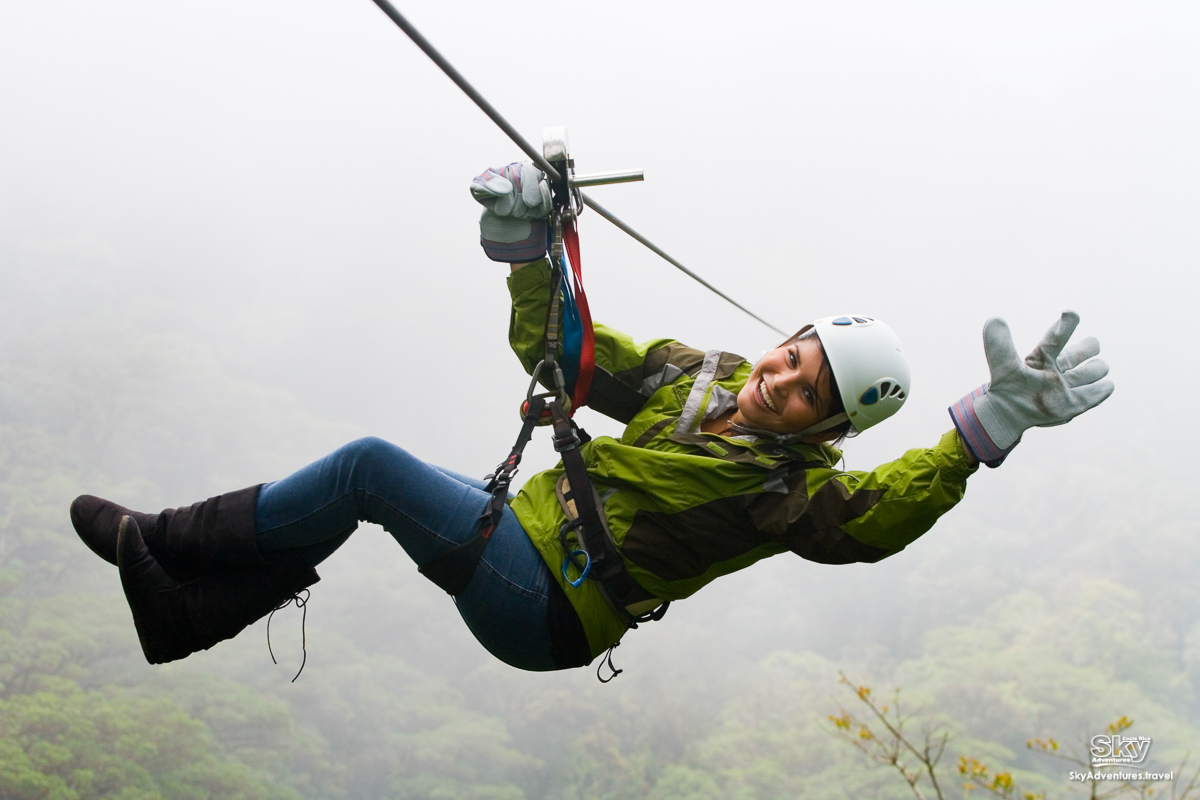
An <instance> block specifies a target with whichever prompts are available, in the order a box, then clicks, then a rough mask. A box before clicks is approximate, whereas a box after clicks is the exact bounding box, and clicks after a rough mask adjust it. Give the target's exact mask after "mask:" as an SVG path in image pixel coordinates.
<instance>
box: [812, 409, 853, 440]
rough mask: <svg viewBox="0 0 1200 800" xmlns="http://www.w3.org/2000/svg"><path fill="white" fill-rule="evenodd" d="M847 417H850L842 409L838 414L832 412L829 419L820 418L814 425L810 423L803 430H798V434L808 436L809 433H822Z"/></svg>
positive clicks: (839, 423)
mask: <svg viewBox="0 0 1200 800" xmlns="http://www.w3.org/2000/svg"><path fill="white" fill-rule="evenodd" d="M848 419H850V417H848V416H847V415H846V412H845V411H842V412H840V413H838V414H834V415H833V416H832V417H830V418H829V419H825V420H821V421H820V422H818V423H817V424H816V425H811V426H809V427H807V428H805V429H804V430H802V431H800V435H801V436H808V435H809V434H810V433H824V432H825V431H827V430H829V429H830V428H836V427H837V426H838V425H841V424H842V423H843V422H845V421H846V420H848Z"/></svg>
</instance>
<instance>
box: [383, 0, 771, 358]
mask: <svg viewBox="0 0 1200 800" xmlns="http://www.w3.org/2000/svg"><path fill="white" fill-rule="evenodd" d="M372 2H373V3H375V5H377V6H379V10H380V11H382V12H383V13H384V14H387V16H388V18H389V19H390V20H391V21H392V22H394V23H396V27H398V28H399V29H400V30H402V31H404V33H405V34H406V35H407V36H408V38H410V39H412V40H413V43H414V44H415V45H416V46H417V47H419V48H421V51H422V52H423V53H425V55H427V56H429V58H430V59H431V60H432V61H433V63H435V64H437V65H438V67H439V68H440V69H441V70H442V72H444V73H446V77H448V78H449V79H450V80H452V81H454V83H455V84H456V85H457V86H458V88H460V89H462V90H463V92H465V93H466V95H467V97H469V98H471V100H472V101H473V102H474V103H475V105H477V106H479V108H480V110H481V111H483V113H485V114H487V115H488V117H489V118H490V119H491V120H492V122H494V123H496V124H497V125H498V126H499V127H500V130H502V131H504V133H505V134H507V135H508V138H510V139H512V140H513V142H514V143H515V144H516V145H517V147H519V148H521V150H522V152H524V153H525V155H527V156H529V158H530V159H531V160H532V161H533V163H534V164H537V166H538V169H540V170H541V171H542V172H545V173H546V174H547V175H548V176H550V178H551V179H553V180H555V181H559V180H562V177H561V176H560V175H559V174H558V170H556V169H555V168H554V167H553V166H551V165H550V162H548V161H547V160H546V159H545V157H543V156H542V154H541V153H540V152H538V150H537V149H536V148H535V147H534V146H533V145H531V144H530V143H529V142H527V141H526V140H525V137H524V136H522V135H521V134H520V133H518V132H517V129H516V128H514V127H513V126H512V125H510V124H509V123H508V120H506V119H505V118H504V117H502V116H500V112H499V111H497V110H496V109H495V108H494V107H493V106H492V104H491V103H489V102H488V101H487V100H486V99H485V98H484V96H483V95H481V94H480V93H479V92H478V91H476V90H475V87H474V86H472V85H471V84H470V82H468V81H467V79H466V78H464V77H463V76H462V73H460V72H459V71H458V70H456V69H455V68H454V65H453V64H451V63H450V62H449V61H447V60H446V58H445V57H444V56H443V55H442V54H441V53H439V52H438V50H437V48H436V47H434V46H433V45H432V44H430V43H429V40H428V39H426V38H425V37H424V36H422V35H421V32H420V31H418V30H417V29H416V28H415V27H413V24H412V23H411V22H409V21H408V20H407V19H405V18H404V15H403V14H401V13H400V12H399V11H398V10H396V7H395V6H393V5H392V4H391V3H390V2H388V0H372ZM580 194H582V195H583V202H584V203H586V204H587V206H588V207H589V208H591V209H593V210H594V211H595V212H596V213H597V214H599V215H600V216H602V217H604V218H605V219H606V220H608V221H609V222H611V223H612V224H613V225H616V226H617V227H618V228H620V229H621V230H623V231H625V233H627V234H629V235H630V236H632V237H633V238H634V239H636V240H637V241H638V242H640V243H642V244H644V245H645V246H646V247H648V248H650V250H652V251H653V252H655V253H657V254H658V255H659V256H661V257H662V258H664V259H665V260H666V261H667V263H668V264H670V265H671V266H673V267H675V268H676V269H678V270H680V271H682V272H683V273H684V274H685V275H687V276H688V277H690V278H692V279H693V280H695V281H697V282H698V283H700V285H701V286H703V287H704V288H706V289H708V290H709V291H711V292H713V293H714V294H716V295H717V296H718V297H720V298H721V299H722V300H725V301H726V302H727V303H730V304H731V305H733V306H734V307H736V308H738V309H739V310H741V311H744V312H745V313H746V314H749V315H750V316H751V317H753V318H754V319H756V320H758V321H759V322H761V323H762V324H763V325H766V326H767V327H768V328H770V329H771V330H773V331H775V332H776V333H778V334H779V335H780V336H787V334H786V333H784V332H783V331H782V330H780V329H779V328H777V327H775V326H774V325H772V324H771V323H769V322H767V321H766V320H765V319H763V318H762V317H760V316H758V315H757V314H755V313H754V312H753V311H751V310H750V309H748V308H746V307H745V306H743V305H742V304H741V303H738V302H736V301H735V300H733V299H732V298H731V297H729V295H727V294H725V293H724V292H722V291H720V290H719V289H717V288H716V287H715V286H713V285H712V284H711V283H709V282H708V281H706V280H704V279H703V278H701V277H700V276H699V275H697V274H696V273H694V272H692V271H691V270H690V269H688V268H687V267H685V266H684V265H683V264H680V263H679V262H678V261H676V260H675V259H673V258H671V257H670V256H669V255H667V254H666V252H664V251H663V250H662V248H660V247H658V246H656V245H655V244H654V243H653V242H651V241H650V240H649V239H647V238H646V237H645V236H642V235H641V234H640V233H638V232H637V231H635V230H634V229H633V228H631V227H629V226H628V225H626V224H625V223H624V222H622V221H621V220H620V219H618V218H617V216H616V215H615V214H613V213H612V212H611V211H609V210H607V209H606V208H604V206H602V205H600V204H599V203H597V202H596V201H595V200H593V199H592V198H591V197H588V195H586V194H584V193H582V192H580Z"/></svg>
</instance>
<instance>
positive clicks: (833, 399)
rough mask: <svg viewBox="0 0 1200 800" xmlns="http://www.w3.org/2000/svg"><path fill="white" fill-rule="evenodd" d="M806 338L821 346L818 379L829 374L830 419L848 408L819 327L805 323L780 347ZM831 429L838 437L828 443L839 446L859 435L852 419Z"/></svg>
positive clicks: (827, 416) (828, 414)
mask: <svg viewBox="0 0 1200 800" xmlns="http://www.w3.org/2000/svg"><path fill="white" fill-rule="evenodd" d="M805 339H816V340H817V347H819V348H821V369H820V371H819V372H817V380H818V381H819V380H821V376H822V375H828V376H829V413H827V414H826V415H825V417H824V418H825V419H829V418H830V417H832V416H834V415H835V414H841V413H842V412H843V411H845V410H846V404H845V403H843V402H842V393H841V391H840V390H839V389H838V382H837V376H836V375H834V374H833V367H831V366H829V356H827V355H826V354H825V345H824V344H822V343H821V337H820V336H818V335H817V329H816V328H814V327H813V326H812V325H805V326H804V327H803V328H801V329H800V330H798V331H796V333H794V334H793V335H792V336H790V337H789V338H788V340H787V341H785V342H784V343H783V344H781V345H779V346H780V347H787V346H788V345H789V344H794V343H795V342H799V341H803V340H805ZM829 430H831V431H837V434H838V435H837V438H836V439H833V440H832V441H830V442H828V444H831V445H833V446H834V447H837V446H838V445H840V444H841V443H842V442H844V441H846V439H850V438H853V437H855V436H857V435H858V431H856V430H854V425H853V424H852V423H851V422H850V420H846V421H845V422H843V423H841V424H839V425H836V426H834V427H832V428H830V429H829Z"/></svg>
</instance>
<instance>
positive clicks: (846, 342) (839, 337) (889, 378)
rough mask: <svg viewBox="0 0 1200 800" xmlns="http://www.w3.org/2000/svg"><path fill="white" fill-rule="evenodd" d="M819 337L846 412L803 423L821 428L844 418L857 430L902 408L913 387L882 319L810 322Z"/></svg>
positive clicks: (849, 317) (857, 317)
mask: <svg viewBox="0 0 1200 800" xmlns="http://www.w3.org/2000/svg"><path fill="white" fill-rule="evenodd" d="M811 327H812V328H813V329H815V332H816V334H817V336H818V337H819V338H820V339H821V346H822V347H824V348H825V357H826V358H827V359H828V360H829V368H830V369H831V370H832V371H833V377H834V378H835V379H836V380H837V385H838V393H839V394H840V395H841V396H842V404H843V405H844V406H845V409H846V410H845V411H844V412H842V413H840V414H835V415H834V416H832V417H830V418H829V419H826V420H823V421H822V422H819V423H817V424H816V425H813V426H812V427H810V428H806V429H804V430H803V431H801V434H810V433H820V432H822V431H827V430H829V429H830V428H833V427H836V426H838V425H840V424H842V423H843V422H845V421H846V420H850V422H851V423H852V424H853V425H854V429H855V430H857V431H865V430H866V429H867V428H869V427H871V426H872V425H878V424H879V423H880V422H883V421H884V420H885V419H887V418H888V417H890V416H891V415H892V414H895V413H896V412H897V411H899V410H900V406H902V405H904V401H905V400H906V399H908V392H909V389H910V387H911V386H912V381H911V376H910V373H909V369H908V359H906V358H905V357H904V353H903V352H902V351H901V350H900V340H899V339H898V338H896V334H895V333H893V332H892V329H891V328H889V327H888V326H887V325H886V324H885V323H883V322H880V321H879V320H877V319H872V318H871V317H864V316H862V315H853V314H850V315H843V316H840V317H825V318H823V319H819V320H817V321H816V322H814V323H813V324H812V326H811Z"/></svg>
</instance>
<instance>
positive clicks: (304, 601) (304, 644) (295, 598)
mask: <svg viewBox="0 0 1200 800" xmlns="http://www.w3.org/2000/svg"><path fill="white" fill-rule="evenodd" d="M301 595H303V597H301ZM308 598H309V594H308V589H301V590H300V591H298V592H296V593H295V594H294V595H292V596H291V597H289V598H288V599H287V600H284V601H283V602H282V603H280V604H279V605H277V606H275V608H273V609H272V610H271V613H270V614H269V615H268V616H267V652H268V653H270V654H271V663H272V664H278V663H279V661H278V660H276V658H275V651H274V650H272V649H271V617H274V616H275V612H276V611H283V610H284V609H285V608H287V607H288V606H290V605H292V604H293V603H295V604H296V608H298V609H300V611H301V615H300V651H301V652H302V653H303V656H304V657H303V658H302V659H301V661H300V669H298V670H297V671H296V674H295V676H293V677H292V683H295V682H296V678H299V677H300V673H301V672H304V665H305V664H307V663H308V639H307V634H306V633H305V630H304V624H305V623H306V622H307V621H308Z"/></svg>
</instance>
